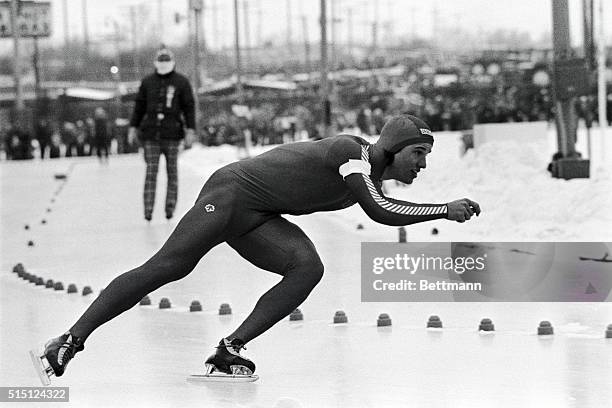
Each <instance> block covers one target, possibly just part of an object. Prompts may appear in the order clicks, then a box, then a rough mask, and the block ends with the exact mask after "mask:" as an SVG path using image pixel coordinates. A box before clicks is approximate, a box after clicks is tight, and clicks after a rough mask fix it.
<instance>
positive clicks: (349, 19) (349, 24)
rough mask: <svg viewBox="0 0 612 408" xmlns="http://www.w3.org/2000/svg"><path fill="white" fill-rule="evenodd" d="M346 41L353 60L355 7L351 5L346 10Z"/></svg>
mask: <svg viewBox="0 0 612 408" xmlns="http://www.w3.org/2000/svg"><path fill="white" fill-rule="evenodd" d="M346 30H347V33H346V42H347V45H348V52H349V55H350V57H351V61H353V51H354V48H353V47H354V43H353V8H352V7H349V8H348V9H347V10H346Z"/></svg>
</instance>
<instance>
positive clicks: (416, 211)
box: [344, 173, 448, 225]
mask: <svg viewBox="0 0 612 408" xmlns="http://www.w3.org/2000/svg"><path fill="white" fill-rule="evenodd" d="M344 180H345V182H346V184H347V186H348V188H349V189H350V190H351V193H352V194H353V196H354V197H355V199H356V200H357V203H358V204H359V205H360V206H361V208H362V209H363V211H364V212H365V213H366V214H367V215H368V217H370V218H371V219H372V220H374V221H376V222H378V223H381V224H385V225H410V224H416V223H419V222H424V221H431V220H436V219H440V218H447V217H448V206H447V204H417V203H411V202H408V201H401V200H395V199H391V198H387V197H385V196H384V194H383V193H382V191H381V189H380V187H379V186H377V185H376V184H375V183H374V182H373V181H372V179H371V178H370V176H369V174H363V173H353V174H349V175H347V176H346V177H345V179H344Z"/></svg>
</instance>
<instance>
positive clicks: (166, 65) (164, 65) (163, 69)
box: [155, 61, 174, 75]
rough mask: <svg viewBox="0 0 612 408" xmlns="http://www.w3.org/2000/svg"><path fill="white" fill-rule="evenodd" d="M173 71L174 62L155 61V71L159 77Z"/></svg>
mask: <svg viewBox="0 0 612 408" xmlns="http://www.w3.org/2000/svg"><path fill="white" fill-rule="evenodd" d="M173 69H174V61H155V70H156V71H157V73H158V74H159V75H166V74H169V73H170V72H172V70H173Z"/></svg>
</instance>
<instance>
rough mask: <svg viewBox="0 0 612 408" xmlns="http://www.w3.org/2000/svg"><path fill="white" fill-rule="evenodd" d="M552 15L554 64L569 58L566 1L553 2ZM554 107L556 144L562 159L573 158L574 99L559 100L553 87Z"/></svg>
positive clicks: (574, 139) (574, 132) (569, 45)
mask: <svg viewBox="0 0 612 408" xmlns="http://www.w3.org/2000/svg"><path fill="white" fill-rule="evenodd" d="M552 14H553V51H554V58H553V61H554V63H555V64H556V63H558V62H560V61H563V60H567V59H568V58H570V57H571V53H572V49H571V43H570V31H569V7H568V0H555V1H553V2H552ZM553 91H554V92H553V95H554V98H555V107H556V115H555V119H556V123H557V143H558V145H559V151H560V152H561V154H563V157H574V156H575V153H576V150H575V141H576V126H575V123H576V113H575V110H574V101H575V98H568V99H563V100H561V99H559V98H558V96H557V92H558V90H556V89H554V87H553Z"/></svg>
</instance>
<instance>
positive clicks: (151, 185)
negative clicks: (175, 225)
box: [144, 140, 180, 215]
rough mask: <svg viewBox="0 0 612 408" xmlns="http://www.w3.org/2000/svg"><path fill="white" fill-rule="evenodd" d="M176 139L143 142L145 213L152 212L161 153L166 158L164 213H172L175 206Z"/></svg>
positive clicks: (177, 144) (176, 174) (149, 213)
mask: <svg viewBox="0 0 612 408" xmlns="http://www.w3.org/2000/svg"><path fill="white" fill-rule="evenodd" d="M179 144H180V141H178V140H160V141H156V140H147V141H145V142H144V157H145V162H146V163H147V174H146V176H145V186H144V211H145V215H151V214H153V206H154V205H155V190H156V187H157V171H158V169H159V156H160V155H161V154H162V153H163V154H164V157H165V158H166V173H167V174H168V188H167V190H166V214H172V213H173V212H174V209H175V207H176V199H177V195H178V166H177V158H178V150H179Z"/></svg>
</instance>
